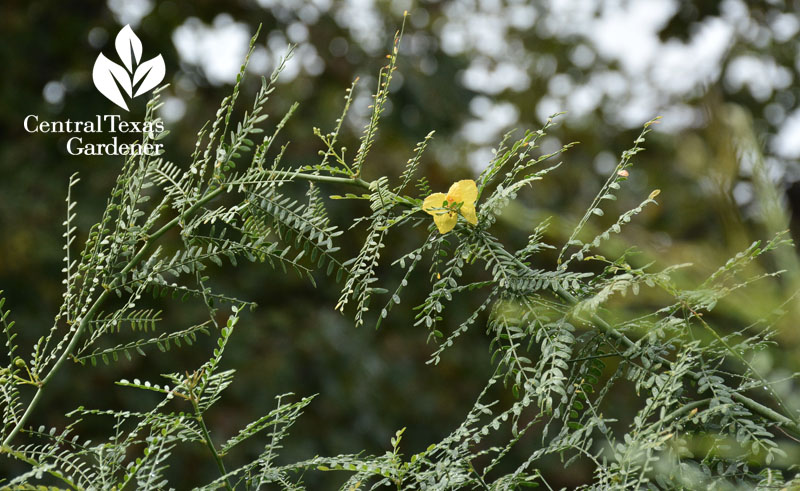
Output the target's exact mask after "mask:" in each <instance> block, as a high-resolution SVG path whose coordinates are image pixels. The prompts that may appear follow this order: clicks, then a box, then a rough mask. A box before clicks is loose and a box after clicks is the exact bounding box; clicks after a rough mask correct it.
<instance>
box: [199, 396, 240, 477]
mask: <svg viewBox="0 0 800 491" xmlns="http://www.w3.org/2000/svg"><path fill="white" fill-rule="evenodd" d="M191 400H192V407H193V408H194V417H195V419H196V420H197V422H198V423H199V424H200V429H201V430H202V432H203V439H204V440H205V441H206V446H207V447H208V449H209V450H210V451H211V454H212V455H213V456H214V460H215V461H216V462H217V469H219V472H220V475H221V476H222V477H223V479H224V482H225V487H226V488H227V489H230V490H233V487H232V486H231V483H230V482H228V477H227V476H228V471H226V470H225V464H224V463H223V462H222V457H220V455H219V452H217V447H215V446H214V442H213V441H211V434H210V433H209V432H208V428H207V427H206V422H205V421H204V420H203V413H202V412H200V407H199V406H198V405H197V400H196V399H195V398H194V397H192V398H191Z"/></svg>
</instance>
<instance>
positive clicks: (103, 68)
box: [92, 25, 166, 111]
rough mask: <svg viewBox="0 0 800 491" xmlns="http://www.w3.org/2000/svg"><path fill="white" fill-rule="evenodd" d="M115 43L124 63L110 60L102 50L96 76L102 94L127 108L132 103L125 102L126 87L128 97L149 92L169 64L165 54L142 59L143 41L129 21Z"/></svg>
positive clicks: (96, 65) (93, 76)
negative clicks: (165, 60) (145, 59)
mask: <svg viewBox="0 0 800 491" xmlns="http://www.w3.org/2000/svg"><path fill="white" fill-rule="evenodd" d="M114 47H115V48H116V49H117V55H119V59H120V60H121V61H122V65H120V64H118V63H115V62H113V61H111V60H109V59H108V58H106V56H105V55H104V54H103V53H100V54H99V55H98V56H97V60H95V62H94V69H92V80H93V81H94V85H95V87H97V90H99V91H100V93H101V94H103V95H104V96H106V98H108V100H110V101H111V102H113V103H114V104H116V105H118V106H119V107H121V108H122V109H124V110H126V111H127V110H128V105H127V103H126V102H125V97H124V96H123V91H124V93H125V94H127V95H128V98H133V97H138V96H140V95H142V94H144V93H145V92H149V91H150V90H152V89H154V88H155V87H156V85H158V84H159V82H161V81H162V80H164V75H165V74H166V67H165V66H164V58H162V57H161V55H158V56H156V57H155V58H152V59H150V60H147V61H145V62H142V63H139V62H140V61H141V59H142V41H141V40H140V39H139V38H138V37H137V36H136V34H135V33H134V32H133V29H131V26H129V25H127V26H125V27H123V28H122V29H121V30H120V31H119V33H118V34H117V37H116V39H115V40H114ZM123 65H124V66H123ZM137 85H138V87H137ZM120 89H122V90H120ZM134 89H135V90H136V92H135V93H134Z"/></svg>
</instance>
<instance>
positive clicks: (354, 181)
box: [0, 171, 370, 452]
mask: <svg viewBox="0 0 800 491" xmlns="http://www.w3.org/2000/svg"><path fill="white" fill-rule="evenodd" d="M272 174H273V175H279V176H286V177H291V178H292V180H295V179H300V180H307V181H318V182H330V183H337V184H349V185H355V186H358V187H361V188H365V189H369V188H370V183H369V182H367V181H365V180H363V179H360V178H345V177H333V176H320V175H315V174H304V173H296V172H290V171H274V172H272ZM227 187H228V186H227V184H226V185H223V186H221V187H219V188H216V189H214V190H211V191H208V192H207V193H206V194H205V196H203V197H202V198H200V199H199V200H197V202H195V203H194V204H193V205H192V206H191V207H189V208H188V209H187V210H186V211H184V212H183V213H181V214H179V215H178V216H176V217H175V218H173V219H172V220H170V221H169V222H168V223H166V224H165V225H164V226H162V227H161V228H160V229H158V230H156V231H155V232H154V233H153V234H151V235H150V236H149V237H148V238H147V240H146V241H145V243H144V244H143V245H142V247H141V248H140V249H139V251H138V252H137V253H136V254H135V255H134V256H133V257H132V258H131V260H130V261H128V264H127V265H125V267H124V268H123V269H122V271H120V274H119V276H118V277H117V278H122V277H124V276H125V275H127V274H128V273H130V272H131V270H133V268H135V267H136V266H137V265H138V264H139V263H140V262H141V261H142V259H144V257H145V256H146V255H147V253H148V252H150V250H151V249H152V248H153V245H154V244H155V242H156V241H157V240H158V239H159V238H161V237H162V236H163V235H164V234H166V233H167V232H169V231H170V230H171V229H173V228H174V227H175V226H177V225H178V224H180V223H182V222H184V221H185V220H186V219H187V218H188V217H190V216H191V215H192V214H193V213H194V212H196V211H197V210H198V209H200V208H201V207H202V206H204V205H205V204H206V203H208V202H209V201H211V200H212V199H214V198H216V197H217V196H219V195H220V194H222V193H223V192H224V191H225V189H227ZM115 281H116V280H115ZM115 286H116V283H112V284H111V285H109V287H108V288H107V289H106V290H104V291H103V293H101V294H100V296H99V297H97V299H96V300H95V301H94V303H93V304H92V306H91V307H90V308H89V310H88V311H87V312H86V314H85V315H84V316H83V318H82V319H81V320H80V322H79V323H78V327H77V328H76V329H75V331H74V334H73V335H72V339H70V341H69V344H68V345H67V347H66V348H65V349H64V352H63V353H61V356H60V357H59V358H58V360H56V362H55V363H54V364H53V367H52V368H51V369H50V371H49V372H48V373H47V376H45V377H44V379H42V381H41V382H40V383H39V384H38V385H39V386H38V388H37V389H36V393H34V395H33V397H32V398H31V401H30V403H29V404H28V407H27V408H25V412H24V413H23V414H22V417H21V418H20V419H19V421H17V424H16V425H14V428H13V429H12V430H11V432H10V433H9V434H8V436H6V438H5V439H4V440H3V443H2V446H3V447H6V446H8V445H10V444H11V441H12V440H13V439H14V437H16V435H17V433H19V431H20V430H21V429H22V428H23V427H24V426H25V424H26V423H27V422H28V419H29V418H30V416H31V414H33V411H34V410H35V409H36V407H37V406H38V405H39V402H40V401H41V399H42V396H43V395H44V389H45V387H46V386H47V385H48V383H49V382H50V381H51V380H52V379H53V377H54V376H55V375H56V373H58V371H59V370H60V369H61V367H62V366H63V365H64V362H65V361H66V360H67V359H68V358H69V357H70V356H71V355H72V353H73V351H74V350H75V347H76V346H77V345H78V341H80V339H81V338H82V337H83V334H84V333H85V332H86V329H87V328H88V326H89V323H90V322H91V321H92V320H93V319H94V316H95V315H96V314H97V312H98V311H99V309H100V307H101V306H102V305H103V304H104V303H105V301H106V300H107V299H108V297H110V296H111V292H112V291H113V289H114V287H115ZM0 452H2V450H0Z"/></svg>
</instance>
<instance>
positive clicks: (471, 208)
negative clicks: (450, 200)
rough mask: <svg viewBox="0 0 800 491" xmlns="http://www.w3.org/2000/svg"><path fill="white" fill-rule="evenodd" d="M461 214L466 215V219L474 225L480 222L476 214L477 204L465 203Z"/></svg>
mask: <svg viewBox="0 0 800 491" xmlns="http://www.w3.org/2000/svg"><path fill="white" fill-rule="evenodd" d="M459 211H460V212H461V216H462V217H464V219H465V220H466V221H468V222H469V223H471V224H473V225H477V224H478V215H476V214H475V205H474V204H470V203H464V204H463V205H461V210H459Z"/></svg>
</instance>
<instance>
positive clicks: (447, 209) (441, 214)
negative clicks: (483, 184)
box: [422, 179, 478, 234]
mask: <svg viewBox="0 0 800 491" xmlns="http://www.w3.org/2000/svg"><path fill="white" fill-rule="evenodd" d="M477 199H478V186H476V185H475V181H473V180H472V179H465V180H463V181H458V182H456V183H453V185H452V186H450V190H448V191H447V194H444V193H433V194H432V195H430V196H428V197H427V198H425V201H424V202H423V203H422V211H424V212H426V213H428V214H430V215H433V222H434V223H435V224H436V226H437V227H438V228H439V232H441V233H443V234H446V233H447V232H449V231H451V230H453V227H455V226H456V222H458V214H459V213H460V214H461V216H462V217H464V219H465V220H466V221H468V222H469V223H471V224H473V225H476V224H477V223H478V216H477V215H476V214H475V200H477Z"/></svg>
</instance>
